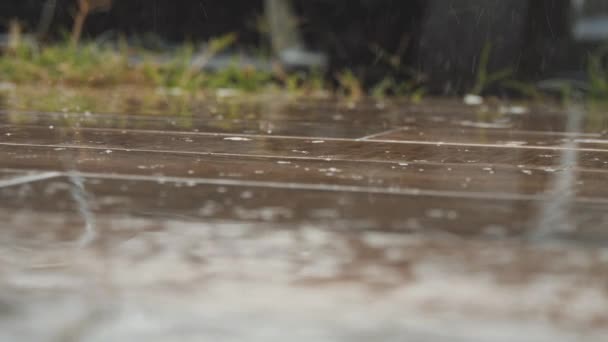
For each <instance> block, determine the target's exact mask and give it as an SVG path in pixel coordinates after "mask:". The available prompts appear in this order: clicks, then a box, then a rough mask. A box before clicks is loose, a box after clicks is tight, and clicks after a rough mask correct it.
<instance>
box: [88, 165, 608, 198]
mask: <svg viewBox="0 0 608 342" xmlns="http://www.w3.org/2000/svg"><path fill="white" fill-rule="evenodd" d="M77 175H79V176H81V177H84V178H98V179H112V180H123V181H127V180H132V181H146V182H156V183H158V182H165V183H166V182H172V183H186V184H191V185H221V186H246V187H256V188H270V189H287V190H310V191H328V192H350V193H363V194H381V195H400V196H427V197H446V198H462V199H481V200H507V201H544V200H547V199H549V198H551V196H553V195H552V194H546V195H543V194H540V195H528V194H511V193H496V192H464V191H450V190H423V189H413V188H390V187H388V188H380V187H366V186H356V185H336V184H307V183H293V182H292V183H283V182H273V181H252V180H235V179H223V178H187V177H163V176H148V175H133V174H106V173H94V172H78V173H77ZM576 202H581V203H593V204H605V205H608V199H604V198H594V197H579V198H577V199H576Z"/></svg>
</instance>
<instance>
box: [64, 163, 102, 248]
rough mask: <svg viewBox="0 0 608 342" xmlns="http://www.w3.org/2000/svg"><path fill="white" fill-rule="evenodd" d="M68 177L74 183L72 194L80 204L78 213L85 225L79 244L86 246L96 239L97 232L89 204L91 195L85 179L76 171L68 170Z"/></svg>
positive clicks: (78, 204)
mask: <svg viewBox="0 0 608 342" xmlns="http://www.w3.org/2000/svg"><path fill="white" fill-rule="evenodd" d="M68 179H69V180H70V183H71V184H72V187H71V188H70V194H71V195H72V198H73V199H74V201H75V202H76V205H77V206H78V213H79V214H80V216H81V217H82V219H83V220H84V223H85V226H84V231H83V233H82V235H81V236H80V237H79V238H78V242H77V244H78V246H79V247H86V246H88V245H89V244H90V243H91V242H93V241H94V240H95V237H96V236H97V232H96V229H95V216H94V215H93V212H92V211H91V208H90V206H89V200H88V199H89V196H88V194H87V192H86V189H85V187H84V180H83V178H82V176H80V175H79V174H78V173H77V172H76V171H74V170H72V171H70V172H68Z"/></svg>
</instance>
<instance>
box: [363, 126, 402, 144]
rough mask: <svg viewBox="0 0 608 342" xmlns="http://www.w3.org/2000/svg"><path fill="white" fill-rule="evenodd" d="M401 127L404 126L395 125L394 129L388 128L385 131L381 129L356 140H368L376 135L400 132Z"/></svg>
mask: <svg viewBox="0 0 608 342" xmlns="http://www.w3.org/2000/svg"><path fill="white" fill-rule="evenodd" d="M403 129H404V127H397V128H394V129H389V130H387V131H382V132H378V133H375V134H370V135H366V136H364V137H362V138H358V139H357V141H363V140H369V139H373V138H376V137H381V136H383V135H387V134H391V133H397V132H401V131H403Z"/></svg>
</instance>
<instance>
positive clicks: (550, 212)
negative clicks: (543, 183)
mask: <svg viewBox="0 0 608 342" xmlns="http://www.w3.org/2000/svg"><path fill="white" fill-rule="evenodd" d="M568 112H569V115H568V121H567V126H566V132H570V133H575V132H580V129H581V127H582V121H583V118H584V116H585V110H584V108H583V106H582V105H577V104H571V105H570V106H569V108H568ZM578 144H579V142H578V141H577V140H576V139H566V140H565V141H564V144H563V145H562V147H563V149H562V151H561V157H560V162H559V166H558V167H557V169H559V170H562V172H559V173H555V177H554V178H553V180H552V182H551V184H550V187H549V191H548V195H549V198H548V199H547V200H545V201H543V202H542V204H541V208H540V214H539V217H538V224H537V227H535V229H534V230H533V231H532V232H533V233H532V238H533V239H547V238H548V239H551V238H555V237H556V235H560V234H564V233H569V232H572V231H573V230H574V229H575V228H576V225H575V223H574V222H573V218H572V215H571V213H572V204H573V203H574V201H575V199H576V190H575V184H576V178H577V174H576V165H577V162H578V155H579V150H578V148H577V147H578Z"/></svg>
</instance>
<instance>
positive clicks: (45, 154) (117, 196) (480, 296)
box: [0, 100, 608, 342]
mask: <svg viewBox="0 0 608 342" xmlns="http://www.w3.org/2000/svg"><path fill="white" fill-rule="evenodd" d="M237 112H238V113H237V114H236V115H235V114H234V113H235V105H234V104H227V103H210V104H209V105H208V106H206V107H203V108H200V109H199V110H198V111H196V113H195V114H194V115H192V116H171V115H170V114H171V113H167V114H166V115H145V114H146V113H142V115H124V114H117V115H114V114H91V113H31V112H27V111H7V110H5V111H0V222H1V223H0V227H1V229H0V290H1V291H0V340H2V341H4V340H6V341H137V340H149V341H285V340H289V341H371V340H378V341H405V340H409V341H505V342H506V341H605V340H606V336H608V114H606V113H591V112H587V111H585V110H584V109H583V108H579V107H576V106H572V107H570V108H563V109H558V108H553V107H547V106H540V105H534V106H527V107H522V106H511V105H506V104H503V105H493V106H487V107H485V106H480V107H468V106H464V105H461V104H459V103H456V102H449V101H443V100H437V101H432V100H429V101H428V102H427V103H423V104H418V105H413V104H378V103H369V104H359V105H356V106H351V105H345V104H339V103H332V102H300V103H287V104H281V103H279V104H272V105H267V104H266V105H264V104H259V103H257V104H256V103H243V104H240V106H238V109H237Z"/></svg>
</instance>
